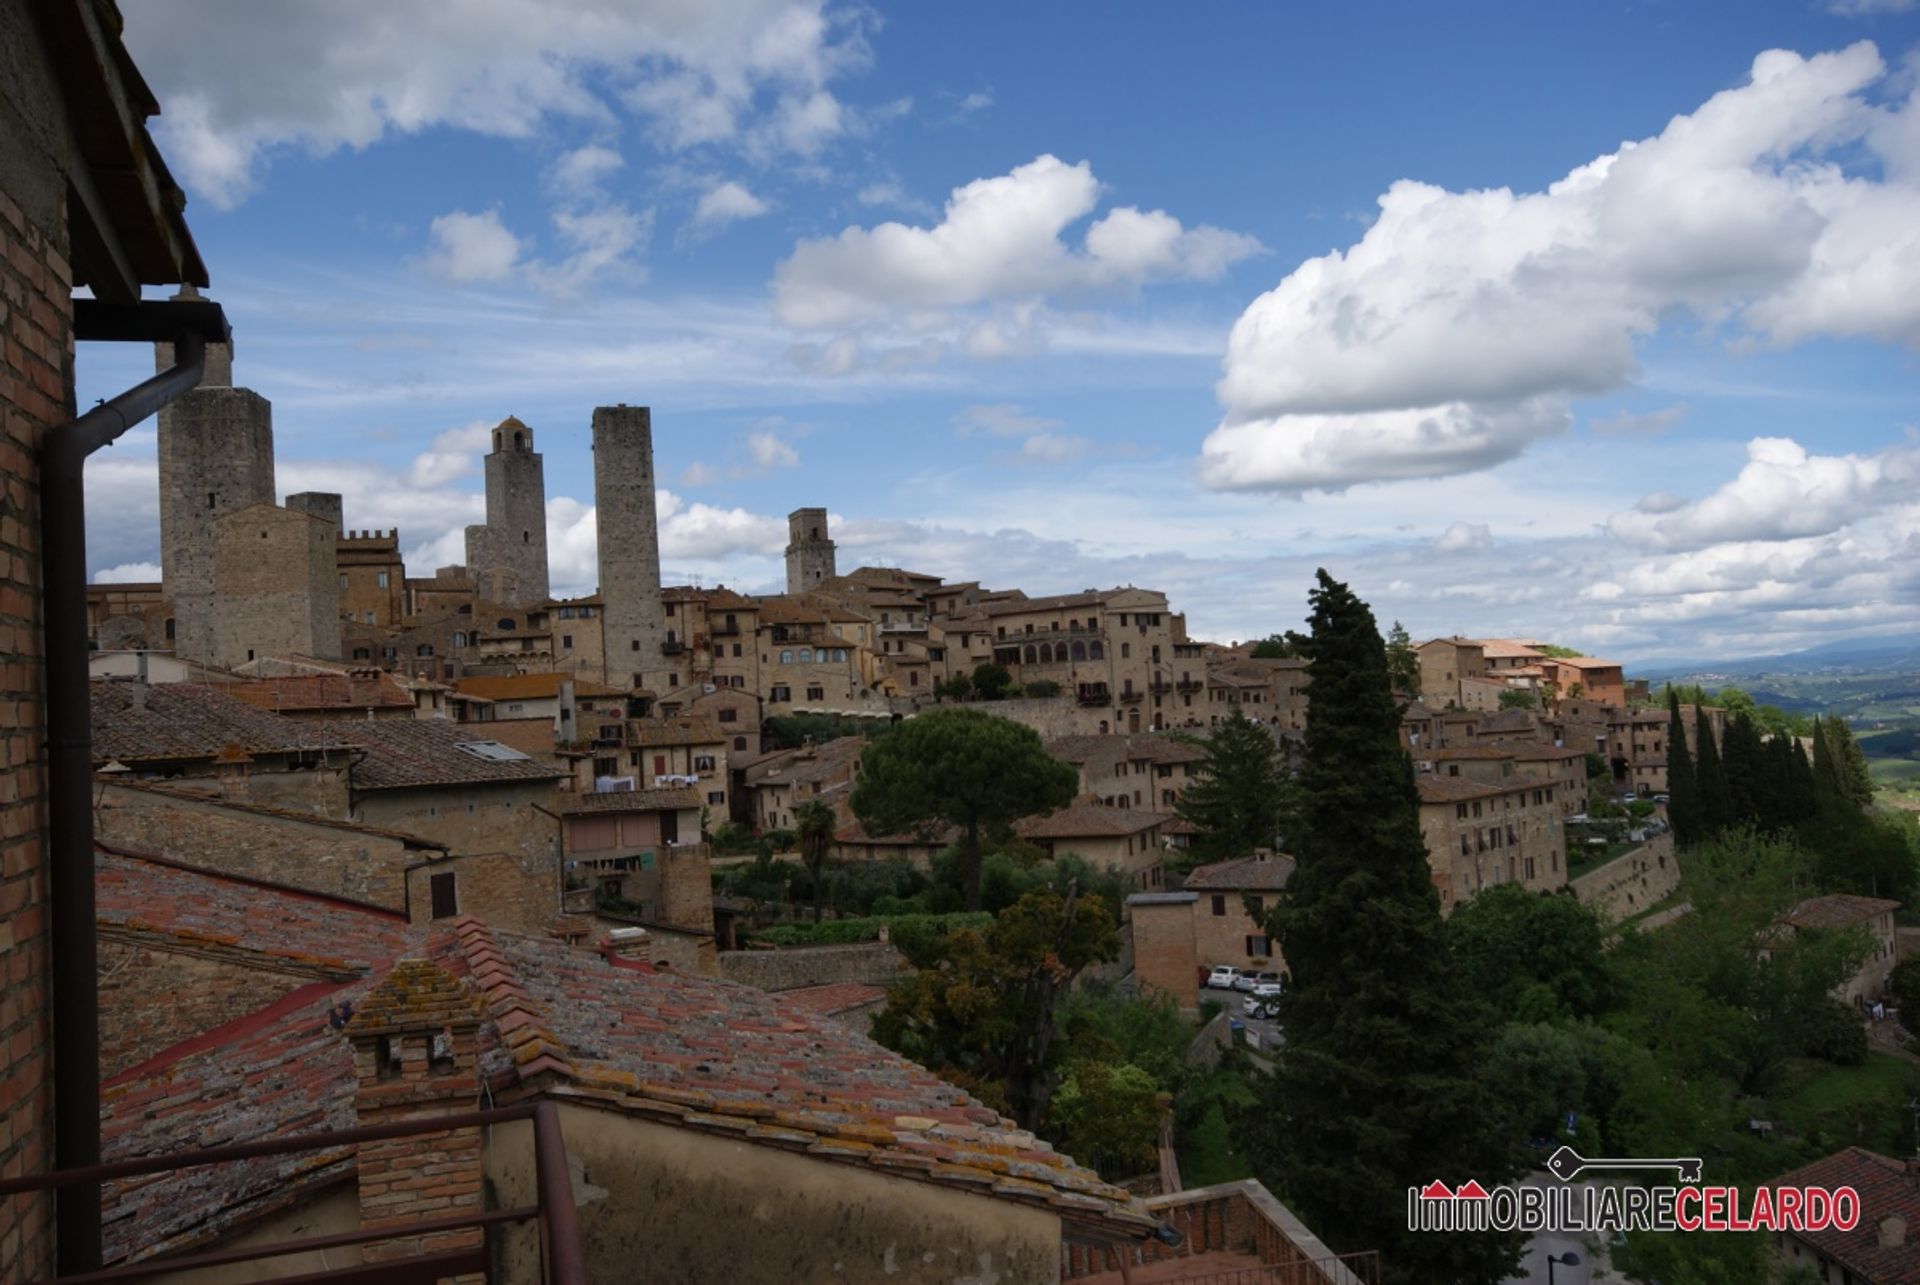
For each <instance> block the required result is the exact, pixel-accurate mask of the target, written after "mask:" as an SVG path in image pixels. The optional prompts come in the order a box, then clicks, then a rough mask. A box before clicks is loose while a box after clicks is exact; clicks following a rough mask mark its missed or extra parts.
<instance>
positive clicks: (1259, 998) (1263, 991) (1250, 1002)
mask: <svg viewBox="0 0 1920 1285" xmlns="http://www.w3.org/2000/svg"><path fill="white" fill-rule="evenodd" d="M1279 998H1280V984H1279V983H1278V982H1261V983H1260V984H1259V985H1258V986H1256V987H1254V988H1253V991H1252V993H1251V994H1249V995H1248V996H1247V1000H1246V1003H1245V1004H1244V1005H1242V1007H1243V1008H1245V1009H1246V1010H1247V1011H1248V1012H1249V1013H1251V1012H1252V1011H1253V1006H1254V1005H1255V1004H1264V1003H1267V1002H1268V1001H1270V1000H1276V999H1279Z"/></svg>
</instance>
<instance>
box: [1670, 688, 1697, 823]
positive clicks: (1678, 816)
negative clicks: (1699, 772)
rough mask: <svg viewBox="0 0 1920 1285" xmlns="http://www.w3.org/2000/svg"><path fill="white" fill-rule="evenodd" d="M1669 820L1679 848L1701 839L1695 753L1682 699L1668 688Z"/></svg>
mask: <svg viewBox="0 0 1920 1285" xmlns="http://www.w3.org/2000/svg"><path fill="white" fill-rule="evenodd" d="M1667 821H1668V822H1669V824H1671V825H1672V826H1673V842H1674V845H1675V846H1676V847H1681V848H1684V847H1687V846H1688V845H1690V844H1692V843H1695V842H1697V841H1698V840H1699V838H1700V782H1699V779H1698V778H1697V777H1696V776H1695V775H1694V770H1693V751H1692V750H1690V749H1688V748H1687V729H1686V724H1685V723H1684V722H1682V721H1681V718H1680V696H1679V693H1677V692H1676V691H1674V689H1673V688H1671V687H1669V688H1668V689H1667Z"/></svg>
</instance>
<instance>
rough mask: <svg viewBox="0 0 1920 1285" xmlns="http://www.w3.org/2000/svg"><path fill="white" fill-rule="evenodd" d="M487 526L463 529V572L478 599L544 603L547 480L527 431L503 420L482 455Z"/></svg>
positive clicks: (505, 604) (520, 604) (526, 604)
mask: <svg viewBox="0 0 1920 1285" xmlns="http://www.w3.org/2000/svg"><path fill="white" fill-rule="evenodd" d="M486 469H487V523H486V525H485V526H470V527H468V528H467V567H468V568H469V569H470V570H471V571H472V572H473V583H474V590H475V592H476V593H478V594H479V595H480V597H481V598H483V599H485V600H486V601H488V602H491V603H496V604H498V605H499V606H502V607H536V606H539V605H540V604H542V603H544V602H545V601H546V600H547V479H546V470H545V468H544V467H543V466H542V463H541V459H540V454H539V452H538V451H535V450H534V449H533V430H532V429H530V428H528V427H527V426H526V425H525V424H523V423H521V422H520V421H519V420H518V419H515V418H514V417H513V416H511V415H509V416H507V417H506V418H505V419H503V420H501V421H500V422H499V424H497V425H495V426H494V430H493V450H492V452H491V453H490V454H489V455H488V456H487V460H486Z"/></svg>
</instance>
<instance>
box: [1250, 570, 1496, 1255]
mask: <svg viewBox="0 0 1920 1285" xmlns="http://www.w3.org/2000/svg"><path fill="white" fill-rule="evenodd" d="M1310 600H1311V603H1312V606H1313V615H1312V620H1311V623H1312V633H1311V638H1310V641H1309V645H1308V655H1309V669H1308V672H1309V674H1310V676H1311V678H1312V682H1313V703H1312V704H1311V706H1309V712H1308V715H1307V727H1306V745H1305V752H1304V757H1303V760H1302V766H1301V772H1300V778H1299V809H1300V811H1299V821H1298V824H1297V825H1296V826H1295V827H1294V830H1295V833H1294V834H1293V835H1292V836H1290V837H1291V843H1290V848H1291V851H1292V853H1293V855H1294V856H1295V858H1296V859H1297V860H1298V862H1299V865H1298V867H1297V868H1296V870H1295V871H1294V874H1293V878H1292V880H1291V881H1290V883H1289V884H1288V887H1287V890H1286V893H1285V894H1284V896H1283V897H1282V898H1281V900H1280V903H1279V904H1278V906H1277V907H1276V908H1275V911H1274V913H1273V915H1272V917H1271V925H1270V926H1271V929H1272V931H1273V932H1274V934H1275V935H1276V936H1277V938H1278V939H1279V942H1280V946H1281V950H1282V952H1283V953H1284V955H1285V957H1286V960H1287V965H1288V968H1289V970H1290V975H1291V980H1290V982H1289V984H1288V987H1287V989H1286V990H1285V991H1284V992H1283V993H1282V996H1281V1000H1280V1004H1281V1021H1282V1023H1283V1024H1284V1026H1285V1028H1286V1032H1287V1042H1286V1045H1285V1046H1284V1048H1283V1049H1282V1050H1281V1052H1280V1054H1279V1058H1278V1062H1277V1065H1276V1071H1275V1074H1274V1075H1273V1076H1271V1077H1269V1078H1268V1080H1267V1083H1266V1084H1265V1086H1264V1087H1263V1094H1264V1101H1263V1109H1262V1110H1261V1112H1260V1114H1259V1116H1258V1117H1257V1123H1256V1126H1255V1129H1254V1132H1253V1136H1252V1137H1251V1138H1250V1139H1249V1141H1250V1142H1251V1143H1252V1144H1253V1147H1254V1150H1255V1152H1256V1155H1257V1157H1258V1162H1259V1169H1260V1171H1261V1173H1262V1176H1263V1177H1264V1178H1265V1179H1266V1180H1267V1182H1268V1185H1269V1186H1271V1187H1273V1188H1274V1190H1276V1191H1277V1192H1281V1193H1284V1198H1285V1199H1286V1200H1287V1201H1288V1202H1289V1203H1290V1204H1292V1205H1293V1207H1294V1208H1295V1209H1297V1210H1299V1212H1300V1213H1301V1214H1302V1215H1303V1216H1304V1217H1305V1219H1306V1221H1307V1223H1308V1224H1309V1225H1310V1226H1312V1227H1313V1228H1314V1230H1315V1231H1317V1232H1318V1233H1319V1234H1320V1235H1321V1236H1322V1237H1323V1238H1325V1239H1326V1240H1327V1241H1329V1242H1330V1243H1331V1244H1332V1245H1333V1246H1334V1247H1335V1248H1336V1249H1338V1250H1340V1251H1343V1252H1344V1251H1353V1250H1367V1249H1373V1250H1378V1251H1380V1256H1381V1260H1382V1263H1383V1268H1384V1280H1385V1282H1386V1283H1387V1285H1412V1283H1414V1282H1419V1283H1421V1285H1425V1283H1427V1282H1438V1281H1446V1282H1453V1283H1456V1285H1477V1283H1479V1282H1486V1283H1487V1285H1492V1282H1496V1281H1500V1280H1502V1279H1504V1278H1505V1277H1506V1276H1507V1275H1508V1274H1509V1273H1510V1272H1511V1271H1512V1270H1513V1268H1514V1266H1515V1264H1516V1262H1517V1259H1518V1251H1519V1248H1520V1242H1519V1240H1518V1239H1516V1238H1515V1237H1513V1236H1510V1235H1500V1234H1496V1233H1487V1234H1477V1235H1466V1234H1452V1235H1445V1236H1436V1235H1423V1234H1416V1233H1409V1232H1408V1231H1407V1228H1406V1216H1405V1212H1404V1211H1405V1205H1406V1196H1407V1190H1408V1188H1409V1187H1417V1186H1420V1185H1422V1184H1424V1183H1426V1182H1429V1181H1431V1180H1432V1179H1434V1178H1444V1179H1446V1180H1447V1181H1448V1182H1449V1183H1459V1182H1462V1181H1464V1180H1465V1179H1467V1178H1469V1177H1473V1178H1477V1179H1478V1180H1479V1181H1480V1182H1481V1183H1483V1184H1485V1183H1487V1182H1488V1175H1493V1176H1494V1180H1495V1181H1504V1180H1505V1179H1506V1178H1507V1177H1508V1176H1510V1175H1512V1174H1514V1173H1515V1172H1516V1171H1517V1169H1518V1164H1517V1156H1516V1154H1515V1152H1514V1148H1513V1139H1511V1138H1509V1137H1507V1136H1505V1132H1504V1130H1503V1128H1502V1126H1501V1124H1500V1113H1499V1110H1498V1104H1497V1100H1496V1098H1495V1096H1494V1093H1493V1086H1491V1085H1488V1084H1486V1083H1484V1082H1483V1081H1482V1080H1481V1078H1480V1073H1481V1070H1482V1068H1483V1066H1484V1063H1485V1057H1486V1054H1487V1050H1488V1048H1489V1046H1490V1042H1491V1034H1492V1033H1491V1030H1490V1028H1489V1027H1488V1026H1487V1024H1486V1020H1487V1019H1486V1018H1485V1017H1484V1016H1483V1014H1482V1012H1481V1010H1480V1008H1479V1006H1478V1005H1476V1004H1474V1003H1473V1002H1471V1001H1470V998H1469V997H1468V996H1467V994H1466V993H1465V988H1464V987H1463V985H1462V984H1461V982H1460V980H1459V977H1458V975H1457V974H1456V972H1455V970H1454V967H1453V964H1452V962H1451V959H1450V957H1449V954H1448V950H1447V946H1446V942H1445V940H1444V939H1443V937H1442V935H1441V919H1440V902H1439V896H1438V894H1437V893H1436V892H1435V891H1434V886H1433V880H1432V877H1431V868H1430V867H1429V865H1428V862H1427V852H1426V845H1425V843H1424V842H1423V840H1422V838H1421V833H1420V817H1419V795H1418V793H1417V791H1416V789H1415V786H1414V777H1413V768H1412V764H1411V763H1410V761H1409V760H1408V758H1407V755H1406V752H1405V751H1404V750H1402V749H1401V747H1400V740H1399V723H1400V711H1399V702H1398V700H1397V699H1396V697H1395V695H1394V693H1393V690H1392V686H1391V683H1390V681H1389V678H1388V667H1387V658H1386V651H1385V648H1384V647H1383V645H1382V643H1381V640H1380V634H1379V630H1378V629H1377V627H1376V626H1375V623H1374V618H1373V613H1372V612H1371V611H1369V610H1368V609H1367V606H1366V604H1365V603H1363V602H1361V601H1360V600H1359V599H1358V598H1356V597H1355V596H1354V595H1353V593H1352V592H1351V591H1350V590H1349V589H1348V588H1347V587H1346V586H1345V585H1343V584H1340V583H1338V582H1336V581H1334V580H1333V579H1331V578H1330V577H1329V576H1328V575H1327V574H1326V572H1324V571H1322V572H1321V573H1320V574H1319V584H1318V587H1317V588H1316V589H1315V590H1314V591H1313V592H1312V594H1311V595H1310Z"/></svg>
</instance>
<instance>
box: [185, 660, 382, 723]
mask: <svg viewBox="0 0 1920 1285" xmlns="http://www.w3.org/2000/svg"><path fill="white" fill-rule="evenodd" d="M220 690H221V691H224V692H226V693H227V694H228V695H229V696H233V697H235V698H237V699H239V700H243V701H245V702H246V703H247V704H249V705H252V706H255V707H257V708H259V709H270V710H274V711H276V712H280V713H286V712H310V711H317V710H365V709H391V710H410V709H412V708H414V704H415V702H414V698H413V695H412V693H410V692H408V691H407V690H406V689H405V688H403V687H401V686H400V684H399V683H397V682H395V681H394V679H393V676H392V675H391V674H388V673H386V672H385V671H383V670H378V669H374V670H364V669H363V670H353V671H350V672H348V673H343V674H297V675H289V676H287V677H285V678H256V679H253V680H251V681H249V682H244V683H227V684H224V685H223V686H222V687H221V689H220Z"/></svg>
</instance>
